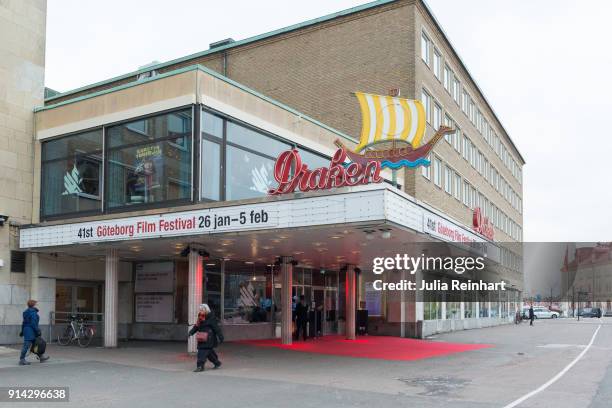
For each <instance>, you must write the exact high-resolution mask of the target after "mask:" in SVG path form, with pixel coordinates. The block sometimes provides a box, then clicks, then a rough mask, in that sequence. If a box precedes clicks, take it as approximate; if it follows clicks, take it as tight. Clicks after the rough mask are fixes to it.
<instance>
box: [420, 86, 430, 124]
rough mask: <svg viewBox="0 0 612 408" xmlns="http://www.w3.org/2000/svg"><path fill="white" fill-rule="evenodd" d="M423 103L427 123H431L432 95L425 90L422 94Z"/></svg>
mask: <svg viewBox="0 0 612 408" xmlns="http://www.w3.org/2000/svg"><path fill="white" fill-rule="evenodd" d="M421 102H423V107H424V108H425V119H426V120H427V123H431V95H429V93H428V92H427V91H426V90H424V89H423V91H422V92H421Z"/></svg>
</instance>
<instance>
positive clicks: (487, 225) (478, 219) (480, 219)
mask: <svg viewBox="0 0 612 408" xmlns="http://www.w3.org/2000/svg"><path fill="white" fill-rule="evenodd" d="M472 224H473V226H472V229H473V230H474V231H476V232H477V233H479V234H481V235H483V236H485V237H487V238H488V239H490V240H493V238H495V229H494V228H493V223H491V221H490V220H489V217H485V216H483V215H482V211H481V210H480V207H476V208H474V215H473V217H472Z"/></svg>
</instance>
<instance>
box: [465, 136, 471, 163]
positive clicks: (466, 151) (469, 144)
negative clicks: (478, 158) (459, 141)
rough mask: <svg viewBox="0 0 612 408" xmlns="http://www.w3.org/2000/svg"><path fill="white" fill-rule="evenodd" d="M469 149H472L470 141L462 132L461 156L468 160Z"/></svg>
mask: <svg viewBox="0 0 612 408" xmlns="http://www.w3.org/2000/svg"><path fill="white" fill-rule="evenodd" d="M471 151H472V142H471V141H470V139H469V138H468V137H467V135H466V134H465V133H464V134H463V158H464V159H465V160H467V161H468V162H469V161H470V153H471Z"/></svg>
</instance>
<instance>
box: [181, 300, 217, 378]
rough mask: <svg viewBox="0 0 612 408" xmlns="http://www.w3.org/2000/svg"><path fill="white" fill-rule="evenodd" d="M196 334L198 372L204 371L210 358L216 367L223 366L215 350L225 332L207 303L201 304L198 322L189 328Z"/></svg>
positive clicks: (190, 331)
mask: <svg viewBox="0 0 612 408" xmlns="http://www.w3.org/2000/svg"><path fill="white" fill-rule="evenodd" d="M194 334H195V335H196V337H197V340H198V360H197V367H196V369H195V370H194V371H195V372H196V373H197V372H201V371H204V364H205V363H206V360H207V359H208V360H209V361H210V362H211V363H213V364H214V368H219V367H221V361H219V357H218V356H217V353H216V352H215V350H214V349H215V347H217V346H218V345H219V344H220V343H222V342H223V332H222V331H221V328H220V327H219V323H218V322H217V318H216V317H215V316H214V315H213V314H212V313H211V311H210V308H209V307H208V305H207V304H203V305H202V306H201V311H200V313H198V321H197V323H196V324H195V325H194V326H193V327H192V328H191V330H189V335H190V336H193V335H194Z"/></svg>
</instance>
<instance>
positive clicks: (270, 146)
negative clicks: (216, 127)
mask: <svg viewBox="0 0 612 408" xmlns="http://www.w3.org/2000/svg"><path fill="white" fill-rule="evenodd" d="M226 126H227V148H226V152H225V154H226V159H225V160H226V165H225V170H226V171H225V189H226V191H225V199H226V200H242V199H245V198H252V197H263V196H266V195H267V194H268V190H269V189H270V188H271V187H272V185H273V182H274V173H273V172H274V162H275V160H276V157H277V156H278V155H280V154H281V153H282V152H284V151H286V150H290V149H291V145H290V144H288V143H283V142H281V141H279V140H276V139H273V138H271V137H269V136H266V135H264V134H262V133H259V132H257V131H255V130H252V129H250V128H247V127H245V126H242V125H239V124H236V123H234V122H230V121H228V122H227V125H226ZM300 155H301V153H300ZM304 161H305V162H306V163H308V162H307V161H306V160H304Z"/></svg>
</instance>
